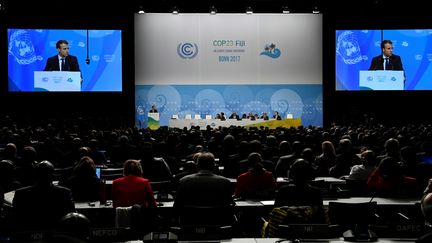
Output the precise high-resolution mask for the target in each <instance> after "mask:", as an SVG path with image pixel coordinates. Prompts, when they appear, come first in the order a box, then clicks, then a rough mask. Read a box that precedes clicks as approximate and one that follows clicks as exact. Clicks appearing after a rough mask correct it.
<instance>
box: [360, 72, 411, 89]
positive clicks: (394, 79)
mask: <svg viewBox="0 0 432 243" xmlns="http://www.w3.org/2000/svg"><path fill="white" fill-rule="evenodd" d="M404 79H405V77H404V71H392V70H388V71H386V70H376V71H360V83H359V85H360V90H404Z"/></svg>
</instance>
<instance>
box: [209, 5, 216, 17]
mask: <svg viewBox="0 0 432 243" xmlns="http://www.w3.org/2000/svg"><path fill="white" fill-rule="evenodd" d="M216 13H217V9H216V8H215V6H211V7H210V14H211V15H215V14H216Z"/></svg>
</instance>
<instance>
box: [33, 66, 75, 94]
mask: <svg viewBox="0 0 432 243" xmlns="http://www.w3.org/2000/svg"><path fill="white" fill-rule="evenodd" d="M34 90H35V91H81V72H63V71H62V72H60V71H35V72H34Z"/></svg>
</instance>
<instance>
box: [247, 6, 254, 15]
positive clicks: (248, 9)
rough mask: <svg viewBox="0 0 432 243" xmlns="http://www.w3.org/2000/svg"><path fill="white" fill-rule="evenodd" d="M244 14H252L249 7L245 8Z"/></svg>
mask: <svg viewBox="0 0 432 243" xmlns="http://www.w3.org/2000/svg"><path fill="white" fill-rule="evenodd" d="M246 14H253V9H252V7H251V6H249V7H247V8H246Z"/></svg>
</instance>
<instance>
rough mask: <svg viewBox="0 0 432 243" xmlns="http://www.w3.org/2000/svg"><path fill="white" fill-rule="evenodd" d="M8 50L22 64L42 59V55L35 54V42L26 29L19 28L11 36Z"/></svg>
mask: <svg viewBox="0 0 432 243" xmlns="http://www.w3.org/2000/svg"><path fill="white" fill-rule="evenodd" d="M8 52H9V54H11V55H12V56H14V57H15V60H16V61H17V62H18V63H19V64H21V65H28V64H31V63H33V62H35V61H40V60H42V56H37V55H36V54H35V50H34V47H33V43H32V41H31V38H30V35H29V33H28V32H27V31H26V30H17V31H15V32H13V33H12V35H11V36H10V38H9V46H8Z"/></svg>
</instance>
